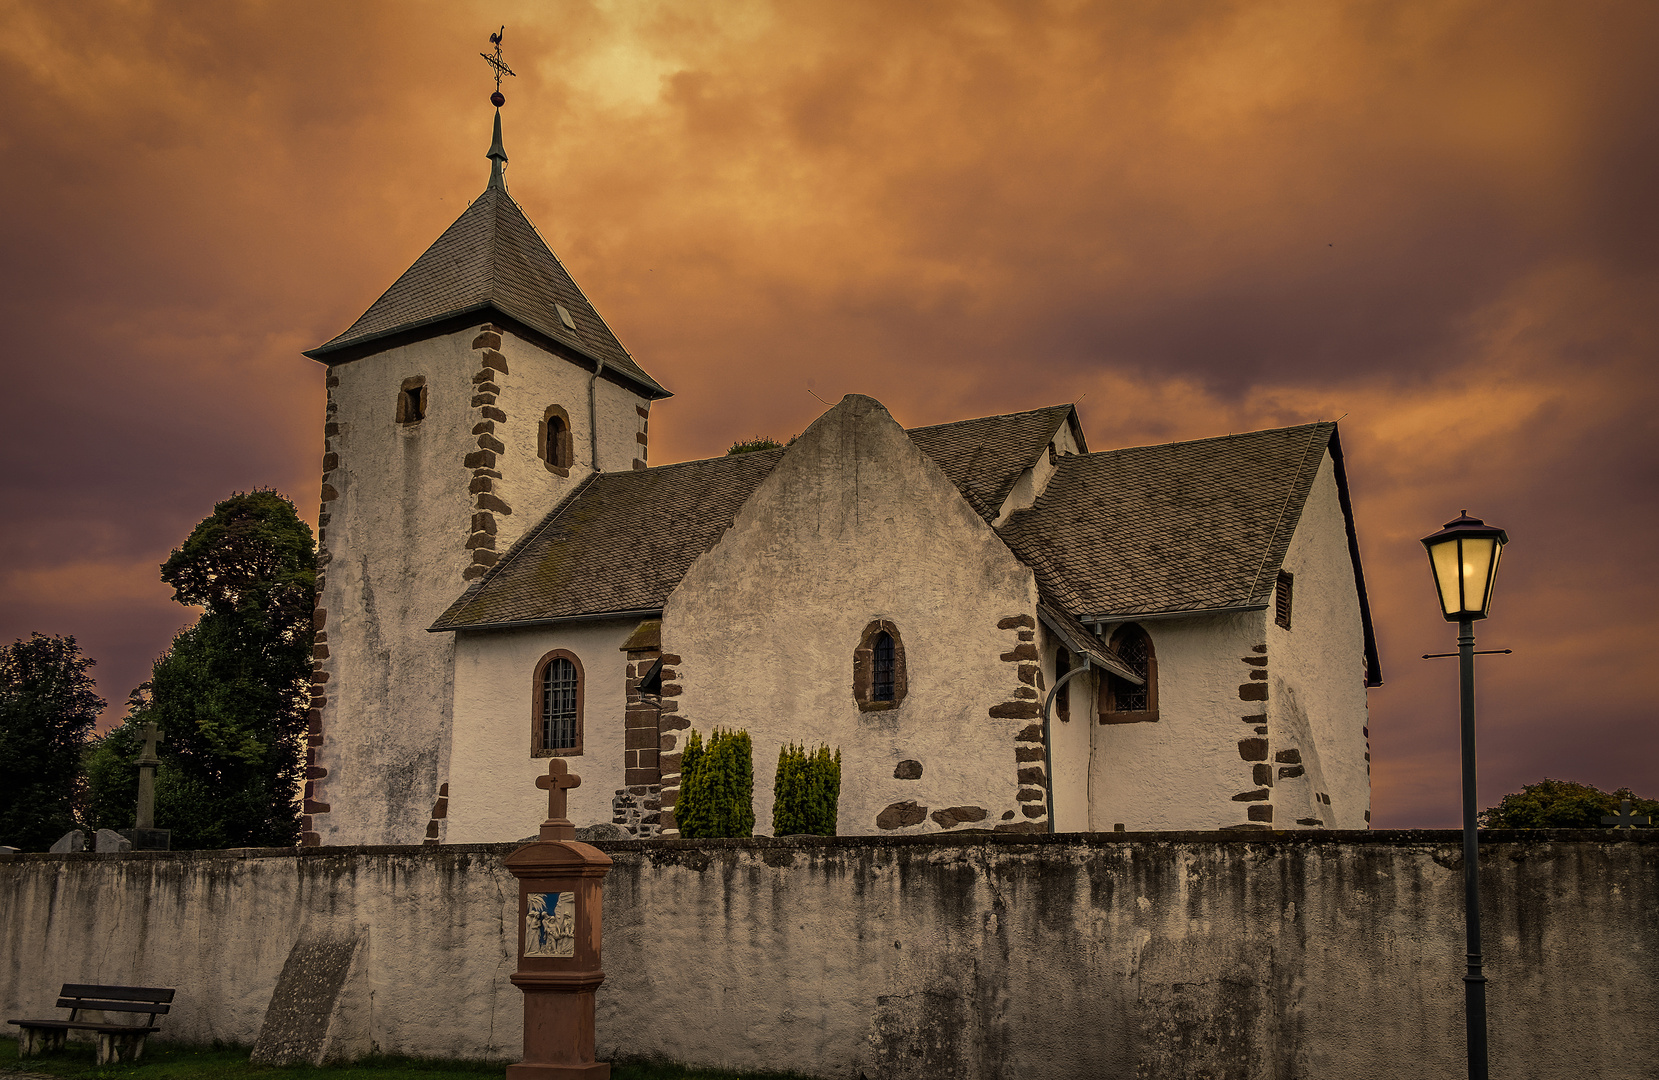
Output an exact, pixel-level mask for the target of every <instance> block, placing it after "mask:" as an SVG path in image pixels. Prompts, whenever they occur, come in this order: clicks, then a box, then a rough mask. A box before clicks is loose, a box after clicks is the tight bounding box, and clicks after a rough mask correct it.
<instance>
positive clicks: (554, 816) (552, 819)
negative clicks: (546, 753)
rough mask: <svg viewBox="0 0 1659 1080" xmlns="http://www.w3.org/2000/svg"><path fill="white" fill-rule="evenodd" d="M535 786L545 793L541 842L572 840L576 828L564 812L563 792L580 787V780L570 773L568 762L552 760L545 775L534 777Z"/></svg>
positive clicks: (574, 837) (561, 759)
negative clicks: (544, 814) (545, 805)
mask: <svg viewBox="0 0 1659 1080" xmlns="http://www.w3.org/2000/svg"><path fill="white" fill-rule="evenodd" d="M536 786H537V787H539V788H543V789H545V790H546V791H547V820H546V821H544V822H542V823H541V838H542V839H543V840H574V839H576V826H575V825H573V824H571V822H570V819H569V817H567V816H566V814H567V811H566V810H565V792H566V791H568V790H569V789H570V788H573V787H581V786H582V778H581V777H580V776H577V775H576V774H575V773H573V772H571V771H570V762H568V761H566V760H565V759H564V758H553V759H552V760H550V761H549V762H548V763H547V775H546V776H538V777H536Z"/></svg>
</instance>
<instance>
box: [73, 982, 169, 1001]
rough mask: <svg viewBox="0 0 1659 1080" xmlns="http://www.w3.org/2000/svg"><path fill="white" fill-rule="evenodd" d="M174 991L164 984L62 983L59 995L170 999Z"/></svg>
mask: <svg viewBox="0 0 1659 1080" xmlns="http://www.w3.org/2000/svg"><path fill="white" fill-rule="evenodd" d="M173 994H174V991H172V990H169V989H167V988H166V987H164V986H99V985H97V984H95V983H64V984H63V989H62V990H60V991H58V996H59V997H66V998H69V997H87V998H104V999H106V1000H110V1001H172V1000H173Z"/></svg>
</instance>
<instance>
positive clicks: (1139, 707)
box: [1112, 627, 1150, 712]
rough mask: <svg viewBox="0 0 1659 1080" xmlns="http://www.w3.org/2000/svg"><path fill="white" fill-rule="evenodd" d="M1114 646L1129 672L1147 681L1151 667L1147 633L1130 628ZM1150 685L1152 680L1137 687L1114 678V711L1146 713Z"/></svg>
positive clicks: (1120, 635) (1136, 628) (1126, 681)
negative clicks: (1148, 659) (1148, 660)
mask: <svg viewBox="0 0 1659 1080" xmlns="http://www.w3.org/2000/svg"><path fill="white" fill-rule="evenodd" d="M1114 644H1115V645H1116V646H1117V654H1118V657H1119V658H1120V659H1121V660H1122V661H1123V662H1124V664H1125V665H1126V666H1127V667H1128V668H1129V670H1130V671H1133V672H1134V673H1135V674H1136V675H1139V676H1140V677H1141V678H1142V679H1146V678H1147V671H1148V669H1149V667H1150V665H1149V664H1148V663H1147V640H1146V634H1145V632H1144V631H1142V630H1141V629H1140V628H1139V627H1128V628H1126V629H1125V630H1124V631H1123V632H1122V633H1120V634H1119V635H1118V637H1117V640H1116V641H1115V642H1114ZM1149 684H1150V680H1148V683H1143V684H1142V685H1140V686H1136V685H1135V684H1134V683H1132V682H1129V681H1128V680H1126V679H1120V678H1117V677H1116V676H1113V677H1112V704H1113V707H1114V710H1115V711H1117V712H1146V709H1147V688H1148V685H1149Z"/></svg>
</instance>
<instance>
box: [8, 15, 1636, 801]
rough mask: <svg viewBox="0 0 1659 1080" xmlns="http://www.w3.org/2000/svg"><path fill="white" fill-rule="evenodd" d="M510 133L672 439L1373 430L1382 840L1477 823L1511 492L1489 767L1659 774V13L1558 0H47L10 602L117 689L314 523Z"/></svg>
mask: <svg viewBox="0 0 1659 1080" xmlns="http://www.w3.org/2000/svg"><path fill="white" fill-rule="evenodd" d="M503 23H505V24H506V26H507V39H506V45H507V53H506V55H507V59H508V62H509V63H510V64H511V65H512V66H513V68H514V69H515V70H516V71H517V73H518V77H517V78H515V79H511V80H508V84H507V85H506V86H505V87H504V88H503V89H504V91H505V92H506V93H507V95H508V99H509V100H508V105H507V108H506V109H505V110H504V118H505V119H504V122H505V127H506V144H507V149H508V152H509V154H510V155H511V158H512V163H511V168H510V170H509V173H508V177H509V182H510V183H511V186H512V191H513V194H514V196H515V197H516V198H517V199H518V200H519V202H520V203H521V204H522V205H523V206H524V207H525V209H526V211H527V212H528V213H529V214H530V216H531V218H532V220H534V221H535V222H536V223H537V225H538V226H539V227H540V229H541V231H542V233H543V234H544V235H545V236H546V237H547V238H548V239H549V241H550V242H551V243H552V245H553V246H554V248H555V250H556V251H558V253H559V254H560V256H561V257H562V258H563V259H564V260H565V262H566V264H567V265H568V266H569V267H570V268H571V270H572V271H573V273H574V274H575V275H576V277H577V279H578V280H579V281H580V282H581V283H582V285H583V287H584V288H585V290H586V291H587V293H588V294H589V295H590V296H591V297H592V298H593V299H594V302H595V303H596V304H597V306H598V307H599V309H600V310H601V311H602V312H604V314H605V316H606V318H607V319H608V321H609V322H610V323H611V324H612V326H613V327H614V328H615V329H616V331H617V333H618V335H619V336H620V337H621V338H622V340H623V342H624V343H625V344H626V345H627V346H628V347H629V349H630V350H631V351H632V353H633V354H634V356H635V357H636V358H637V359H638V360H639V362H640V363H641V365H642V366H643V367H644V368H645V369H646V370H647V371H649V372H651V374H652V375H654V376H655V377H656V378H657V379H659V380H660V381H662V382H663V383H664V384H666V385H667V386H668V387H669V388H670V389H671V390H673V391H674V392H675V394H676V396H675V397H674V398H672V399H670V400H669V401H667V402H664V403H663V404H662V405H660V406H659V407H658V408H657V409H656V410H654V412H653V417H652V419H653V421H654V422H653V424H652V436H653V438H652V443H653V445H652V460H653V461H655V462H658V463H662V462H669V461H675V460H680V459H685V458H693V457H703V456H709V455H712V454H717V453H720V452H722V451H723V450H724V449H725V447H726V446H727V445H728V444H729V443H731V442H732V441H733V440H734V439H740V438H746V437H749V436H752V435H757V434H768V435H774V436H787V435H790V434H792V433H794V432H797V431H799V430H801V429H802V428H803V427H804V426H805V425H806V424H807V423H809V422H810V421H811V419H812V418H813V417H814V416H815V415H817V414H818V413H819V412H821V411H822V410H823V408H824V406H823V404H821V401H830V402H833V401H835V400H837V399H838V398H839V397H840V396H841V395H842V394H844V393H848V392H855V391H856V392H860V393H865V394H870V395H873V396H875V397H877V398H879V399H881V400H882V401H883V402H884V403H885V404H886V405H887V406H888V408H889V409H890V410H891V411H892V412H893V414H894V415H895V416H896V417H897V418H898V419H899V420H900V421H901V422H902V423H905V424H907V425H917V424H930V423H938V422H942V421H947V420H953V419H959V418H962V417H966V416H976V415H983V414H986V413H992V412H1006V411H1012V410H1016V409H1023V408H1030V407H1036V406H1040V405H1047V404H1052V403H1054V402H1062V401H1076V402H1078V404H1079V409H1080V410H1081V413H1082V416H1083V420H1084V424H1085V427H1086V428H1087V431H1088V435H1089V440H1090V443H1091V445H1092V446H1093V448H1094V449H1097V450H1099V449H1107V448H1111V447H1117V446H1129V445H1136V444H1142V443H1148V442H1162V441H1168V440H1172V439H1183V438H1196V437H1204V436H1210V435H1218V434H1226V433H1228V432H1232V431H1245V430H1251V429H1255V428H1262V427H1271V426H1276V425H1284V424H1295V423H1301V422H1305V421H1309V420H1315V419H1331V418H1336V417H1342V422H1341V423H1342V435H1343V443H1344V447H1345V449H1346V452H1347V456H1348V467H1349V477H1350V480H1351V483H1352V487H1353V493H1354V500H1355V512H1356V515H1357V517H1358V523H1359V529H1360V540H1361V546H1362V551H1363V554H1364V557H1365V568H1366V573H1367V576H1368V580H1369V584H1370V592H1371V598H1372V604H1373V609H1374V611H1375V615H1376V622H1377V632H1378V637H1379V639H1380V642H1381V647H1382V659H1383V669H1384V675H1385V677H1386V680H1387V683H1386V685H1385V686H1383V687H1382V688H1380V689H1377V690H1374V691H1372V694H1371V741H1372V748H1373V758H1374V766H1375V772H1374V780H1375V813H1374V823H1375V824H1376V825H1378V826H1384V827H1387V826H1449V825H1455V824H1456V823H1457V820H1458V818H1457V813H1458V811H1457V805H1458V803H1457V777H1458V773H1457V735H1456V726H1457V725H1456V721H1457V717H1456V664H1455V662H1454V661H1446V660H1434V661H1423V660H1420V659H1418V656H1420V655H1421V654H1422V653H1425V652H1443V651H1446V650H1447V649H1449V648H1451V647H1452V645H1453V638H1454V633H1453V629H1452V628H1451V627H1449V626H1448V625H1446V624H1445V623H1443V622H1442V621H1441V620H1440V618H1439V617H1438V615H1437V614H1436V610H1435V606H1434V599H1433V596H1432V592H1431V590H1432V587H1431V585H1430V581H1429V576H1428V572H1427V568H1426V560H1425V559H1424V556H1423V553H1422V548H1421V546H1420V545H1419V544H1418V543H1417V540H1418V538H1419V537H1421V536H1424V535H1426V534H1427V533H1429V532H1431V531H1433V530H1434V529H1436V528H1438V527H1439V526H1440V525H1441V524H1442V523H1443V522H1445V521H1447V520H1449V519H1450V518H1452V517H1454V516H1455V515H1456V514H1457V512H1458V511H1459V510H1460V509H1462V508H1464V507H1468V508H1469V510H1470V511H1471V512H1472V513H1474V514H1476V515H1479V516H1482V517H1485V518H1486V519H1487V520H1488V521H1491V522H1494V523H1496V524H1499V525H1502V526H1504V527H1505V528H1507V529H1508V530H1509V532H1510V535H1511V539H1512V544H1511V547H1510V549H1509V550H1508V551H1507V552H1506V554H1505V557H1504V565H1503V572H1502V576H1501V577H1500V579H1499V584H1498V592H1497V602H1496V605H1495V610H1494V615H1493V618H1492V619H1491V620H1490V621H1488V622H1487V623H1485V624H1483V625H1482V626H1481V627H1480V635H1481V643H1482V646H1483V647H1494V648H1496V647H1509V648H1513V649H1515V654H1514V655H1513V656H1509V657H1494V658H1491V659H1488V660H1484V661H1482V669H1481V670H1482V675H1481V679H1482V682H1481V695H1482V698H1481V721H1482V730H1481V765H1482V782H1481V800H1482V805H1487V804H1490V803H1492V802H1495V801H1496V800H1497V799H1498V798H1499V797H1500V796H1502V795H1503V794H1504V793H1505V792H1507V791H1512V790H1516V789H1518V788H1519V787H1520V786H1521V785H1522V784H1524V783H1529V782H1532V781H1536V780H1538V779H1540V778H1542V777H1544V776H1554V777H1564V778H1571V779H1577V780H1581V781H1584V782H1588V783H1594V784H1597V785H1600V786H1602V787H1605V788H1614V787H1618V786H1621V785H1626V784H1628V785H1633V786H1635V787H1636V788H1637V789H1638V791H1641V792H1643V793H1644V794H1647V795H1649V796H1653V795H1655V794H1659V716H1656V709H1655V707H1654V705H1653V703H1652V698H1651V693H1652V691H1651V688H1650V684H1651V683H1652V681H1653V679H1654V676H1655V674H1656V673H1659V664H1656V663H1655V660H1654V659H1653V652H1654V648H1655V645H1656V644H1659V633H1656V629H1659V619H1656V617H1655V614H1654V612H1655V610H1656V608H1659V573H1656V558H1655V556H1656V554H1659V553H1656V544H1655V540H1654V535H1655V525H1656V521H1655V518H1656V495H1659V475H1656V474H1659V468H1656V458H1659V455H1656V439H1655V434H1656V433H1655V426H1656V425H1655V419H1654V417H1655V410H1656V406H1659V375H1656V373H1655V350H1656V346H1659V288H1656V286H1659V199H1656V194H1659V64H1656V63H1655V62H1654V60H1653V58H1654V56H1655V55H1656V54H1659V7H1656V6H1654V5H1652V4H1649V3H1645V2H1641V0H1626V2H1623V3H1596V2H1593V0H1591V2H1580V3H1574V4H1563V3H1560V2H1558V0H1543V2H1525V0H1491V2H1459V0H1424V2H1418V3H1411V2H1404V3H1402V2H1394V0H1390V2H1377V3H1340V2H1332V0H1319V2H1314V0H1303V2H1296V3H1275V2H1272V0H1248V2H1236V3H1223V2H1214V3H1204V2H1191V3H1182V4H1169V3H1164V2H1154V0H1146V2H1144V3H1134V2H1114V3H1100V4H1090V3H1083V2H1065V3H1062V2H1054V3H1042V2H1038V0H1010V2H1007V3H994V2H971V0H952V2H941V3H928V2H924V0H909V2H906V3H902V4H894V3H891V2H888V0H873V2H867V3H860V2H852V0H834V2H830V0H823V2H809V0H790V2H782V3H767V2H753V3H749V2H738V0H719V2H706V3H698V2H695V0H679V2H675V3H672V4H669V3H656V4H651V3H610V2H592V0H559V2H557V3H535V4H523V3H488V4H485V3H456V2H453V0H445V2H442V3H429V4H424V5H423V4H417V3H399V4H395V5H394V4H352V5H340V4H335V3H326V4H324V3H317V4H306V3H293V2H284V3H251V2H250V3H242V4H232V3H222V2H214V3H205V2H201V3H186V2H169V3H111V2H88V3H78V4H73V5H68V4H56V3H53V4H48V3H44V2H40V3H19V2H17V0H0V252H3V258H0V320H3V323H4V326H5V332H4V334H3V336H0V340H3V341H4V343H5V344H4V346H3V347H0V358H3V363H4V374H5V391H4V393H3V395H0V410H3V417H0V418H3V426H0V439H3V440H4V456H3V461H4V463H5V466H4V469H3V472H0V480H3V483H4V492H3V495H0V498H3V499H4V507H5V513H4V515H3V519H0V637H3V639H4V640H7V641H9V640H12V639H15V638H17V637H20V636H24V635H27V634H28V633H29V632H30V631H32V630H39V631H42V632H47V633H61V634H73V635H75V636H76V637H77V638H78V639H79V640H80V642H81V644H82V645H83V647H84V648H85V649H86V651H87V652H88V653H90V654H91V655H92V656H94V657H95V658H97V660H98V667H97V669H96V672H97V675H98V677H99V687H100V690H101V692H102V693H103V695H104V696H105V697H106V698H108V699H109V700H110V702H111V706H112V707H111V711H110V713H109V714H108V715H107V717H106V719H107V720H109V721H113V720H115V719H117V718H118V716H119V712H118V710H117V709H116V708H115V706H117V705H119V704H120V703H121V702H123V701H124V700H125V698H126V695H127V692H128V690H129V689H130V688H131V687H133V686H134V685H136V684H137V683H138V682H140V681H141V680H142V679H144V678H145V677H146V676H147V673H148V667H149V664H150V662H151V661H152V660H153V658H154V657H155V656H156V655H157V654H158V653H160V652H161V651H162V650H164V649H165V648H166V646H167V643H168V641H169V639H170V636H171V635H172V634H173V633H174V632H175V631H176V630H178V629H179V628H180V627H181V626H182V625H184V624H186V623H188V622H189V621H190V620H191V619H192V618H193V615H192V613H191V612H188V611H186V610H185V609H183V608H181V607H179V606H178V605H176V604H174V603H172V601H171V600H170V599H169V596H170V590H168V589H167V587H166V586H164V585H163V584H162V583H161V581H160V579H159V577H158V575H157V569H156V568H157V564H158V563H159V562H160V561H161V560H162V559H164V558H165V557H166V555H167V553H168V551H169V549H170V548H171V547H173V546H174V545H176V544H177V543H179V541H180V540H181V539H182V538H183V537H184V536H185V535H186V534H187V533H188V532H189V530H190V528H191V527H192V526H193V525H194V524H195V523H196V522H197V521H198V520H199V519H200V518H202V517H203V516H204V515H206V514H207V513H208V512H209V511H210V510H211V508H212V505H213V503H214V502H215V500H217V499H219V498H223V497H224V496H225V495H227V494H228V493H230V492H232V491H235V490H245V489H249V488H254V487H275V488H277V489H279V490H281V491H283V492H284V493H287V494H289V495H291V496H293V497H294V498H295V500H296V502H297V503H298V506H299V508H300V510H301V512H302V513H303V514H304V515H305V516H306V517H307V518H309V519H311V520H313V521H314V520H315V516H316V510H317V486H318V476H319V471H318V460H319V456H320V454H321V442H322V439H321V427H322V409H323V386H322V373H321V369H320V367H319V366H318V365H316V364H315V363H313V362H312V361H310V360H307V359H305V358H304V357H302V356H301V355H300V351H301V350H302V349H307V348H310V347H313V346H315V345H317V344H319V343H321V342H322V341H325V340H327V339H328V338H330V337H332V336H334V335H335V334H336V333H338V332H339V331H340V330H342V329H344V328H345V327H346V326H347V325H348V324H349V323H350V322H351V321H352V320H353V319H354V318H355V317H356V316H357V315H358V314H360V313H361V312H362V311H363V309H364V308H366V307H367V306H368V305H369V304H370V303H371V302H372V301H373V300H374V299H375V297H376V296H378V295H379V293H380V292H381V291H382V290H383V289H384V288H385V287H386V286H387V285H389V284H390V283H391V282H392V280H393V279H394V278H395V277H396V276H397V275H398V274H399V273H401V272H402V271H403V270H404V269H405V268H406V267H407V266H408V265H409V263H411V262H412V261H413V260H414V259H415V257H416V256H417V255H419V254H420V252H421V251H422V250H423V249H424V248H425V247H426V245H427V244H429V243H430V242H431V241H432V240H433V239H435V238H436V237H437V236H438V234H439V233H440V232H441V231H442V230H443V229H444V227H445V226H447V225H448V224H449V223H450V221H452V220H453V219H454V218H455V217H456V216H457V215H458V214H459V213H460V212H461V210H462V209H463V208H464V207H465V206H466V205H467V201H468V200H469V199H470V198H472V197H474V196H476V195H477V194H478V192H479V191H481V190H482V189H483V186H484V183H485V180H486V178H487V176H488V163H487V162H486V161H485V159H484V152H485V150H486V148H487V146H488V142H489V125H490V118H491V114H490V109H489V106H488V103H487V101H486V98H487V96H488V94H489V92H490V91H491V90H492V89H493V85H492V83H491V81H490V79H489V77H488V75H489V73H488V69H487V67H486V65H485V63H484V61H483V60H481V59H480V58H479V56H478V54H479V52H480V51H481V50H483V49H486V48H488V43H487V40H486V39H487V36H488V34H489V33H490V32H491V31H493V30H494V29H495V28H496V27H497V26H499V25H501V24H503Z"/></svg>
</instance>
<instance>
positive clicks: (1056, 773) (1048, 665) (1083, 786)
mask: <svg viewBox="0 0 1659 1080" xmlns="http://www.w3.org/2000/svg"><path fill="white" fill-rule="evenodd" d="M1038 640H1039V641H1040V642H1041V643H1042V657H1043V686H1044V690H1043V698H1044V699H1045V700H1046V699H1047V697H1048V693H1049V691H1050V690H1052V689H1053V688H1054V681H1055V678H1056V676H1055V671H1054V660H1055V655H1056V653H1055V647H1056V646H1057V645H1058V644H1059V640H1058V639H1057V638H1056V637H1055V636H1054V635H1053V634H1051V633H1049V632H1048V630H1047V628H1046V627H1045V628H1044V629H1043V631H1042V633H1041V634H1039V635H1038ZM1080 663H1082V659H1081V658H1080V657H1077V656H1073V657H1072V664H1073V666H1076V665H1078V664H1080ZM1097 685H1098V683H1097V676H1096V675H1095V673H1094V672H1090V673H1089V674H1086V675H1079V676H1077V677H1076V678H1074V679H1072V680H1071V681H1070V682H1068V683H1067V684H1066V686H1065V689H1064V690H1062V691H1061V693H1062V694H1063V693H1066V692H1067V691H1069V692H1070V694H1071V698H1070V701H1069V705H1070V708H1069V710H1068V712H1069V715H1070V717H1071V719H1069V720H1061V719H1060V701H1059V699H1058V698H1056V699H1055V702H1054V707H1053V711H1052V716H1051V717H1050V720H1049V725H1048V734H1049V758H1050V762H1051V764H1052V766H1053V785H1054V831H1055V832H1087V831H1088V830H1090V829H1099V828H1105V829H1110V828H1111V827H1112V825H1111V823H1110V822H1108V823H1106V824H1105V825H1104V826H1102V825H1098V824H1094V823H1092V821H1091V818H1090V814H1089V789H1090V777H1089V756H1090V751H1091V748H1092V743H1093V739H1094V737H1095V736H1094V728H1095V726H1096V725H1095V704H1094V703H1095V693H1096V686H1097Z"/></svg>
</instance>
